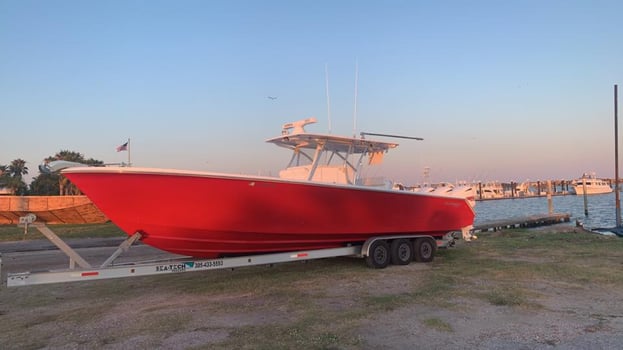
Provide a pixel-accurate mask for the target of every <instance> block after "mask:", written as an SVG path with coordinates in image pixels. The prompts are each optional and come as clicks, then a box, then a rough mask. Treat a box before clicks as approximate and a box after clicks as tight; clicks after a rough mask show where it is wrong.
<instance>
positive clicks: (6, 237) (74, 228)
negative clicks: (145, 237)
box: [0, 222, 125, 242]
mask: <svg viewBox="0 0 623 350" xmlns="http://www.w3.org/2000/svg"><path fill="white" fill-rule="evenodd" d="M48 227H49V228H50V229H51V230H52V231H54V232H55V233H56V234H57V235H59V236H60V237H61V238H96V237H97V238H103V237H123V236H125V233H124V232H123V231H121V229H119V228H118V227H117V226H115V224H113V223H111V222H108V223H105V224H72V225H69V224H63V225H48ZM32 239H46V238H45V236H43V235H42V234H41V233H40V232H39V231H38V230H37V229H36V228H35V227H29V228H28V233H27V234H24V228H23V227H18V226H17V225H0V242H10V241H21V240H32Z"/></svg>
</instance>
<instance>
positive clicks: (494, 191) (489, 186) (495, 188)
mask: <svg viewBox="0 0 623 350" xmlns="http://www.w3.org/2000/svg"><path fill="white" fill-rule="evenodd" d="M476 196H477V198H480V199H494V198H504V188H502V184H500V183H499V182H486V183H479V184H478V189H477V190H476Z"/></svg>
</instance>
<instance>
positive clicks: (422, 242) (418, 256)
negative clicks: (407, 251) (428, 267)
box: [415, 238, 437, 262]
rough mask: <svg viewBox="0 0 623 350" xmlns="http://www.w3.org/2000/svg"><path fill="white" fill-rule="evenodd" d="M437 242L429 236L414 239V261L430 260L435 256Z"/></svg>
mask: <svg viewBox="0 0 623 350" xmlns="http://www.w3.org/2000/svg"><path fill="white" fill-rule="evenodd" d="M436 250H437V244H436V242H435V241H434V240H432V239H430V238H418V239H416V240H415V261H418V262H431V261H433V258H434V257H435V251H436Z"/></svg>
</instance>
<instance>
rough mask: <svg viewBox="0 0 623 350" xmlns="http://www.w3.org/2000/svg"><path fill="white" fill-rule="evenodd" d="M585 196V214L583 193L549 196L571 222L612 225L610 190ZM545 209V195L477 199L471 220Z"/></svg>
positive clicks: (613, 212) (613, 202) (478, 221)
mask: <svg viewBox="0 0 623 350" xmlns="http://www.w3.org/2000/svg"><path fill="white" fill-rule="evenodd" d="M587 198H588V216H585V215H584V196H575V195H567V196H554V197H552V202H553V206H554V213H565V214H570V215H571V222H575V221H576V220H580V221H581V222H583V223H584V226H585V227H586V228H589V229H592V228H598V227H615V226H616V200H615V194H614V192H612V193H606V194H598V195H590V196H588V197H587ZM547 213H548V207H547V197H531V198H515V199H499V200H486V201H478V202H477V203H476V219H475V220H474V224H475V225H478V224H481V223H484V222H486V221H491V220H503V219H509V218H513V217H521V216H527V215H536V214H547Z"/></svg>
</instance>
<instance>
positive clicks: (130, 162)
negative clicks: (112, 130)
mask: <svg viewBox="0 0 623 350" xmlns="http://www.w3.org/2000/svg"><path fill="white" fill-rule="evenodd" d="M128 166H132V161H131V158H130V138H129V137H128Z"/></svg>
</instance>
